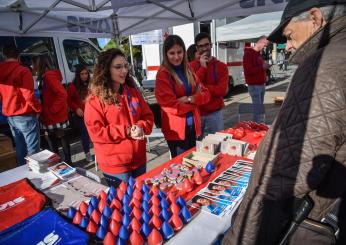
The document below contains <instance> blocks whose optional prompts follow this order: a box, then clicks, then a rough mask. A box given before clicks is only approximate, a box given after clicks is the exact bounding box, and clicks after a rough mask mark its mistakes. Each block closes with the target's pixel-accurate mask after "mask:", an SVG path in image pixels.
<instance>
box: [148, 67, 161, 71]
mask: <svg viewBox="0 0 346 245" xmlns="http://www.w3.org/2000/svg"><path fill="white" fill-rule="evenodd" d="M159 68H160V66H147V71H158V70H159Z"/></svg>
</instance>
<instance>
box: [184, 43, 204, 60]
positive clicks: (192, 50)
mask: <svg viewBox="0 0 346 245" xmlns="http://www.w3.org/2000/svg"><path fill="white" fill-rule="evenodd" d="M186 54H187V60H188V62H191V61H194V60H199V59H200V57H201V56H200V54H199V52H198V51H197V47H196V44H191V45H190V47H188V49H187V51H186Z"/></svg>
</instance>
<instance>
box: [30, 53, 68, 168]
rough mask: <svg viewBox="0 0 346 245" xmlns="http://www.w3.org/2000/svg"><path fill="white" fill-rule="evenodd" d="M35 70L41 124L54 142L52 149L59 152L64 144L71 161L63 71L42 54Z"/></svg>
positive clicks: (35, 64) (65, 156) (36, 59)
mask: <svg viewBox="0 0 346 245" xmlns="http://www.w3.org/2000/svg"><path fill="white" fill-rule="evenodd" d="M33 68H34V72H35V73H36V75H37V79H38V81H39V88H40V90H41V100H42V101H41V102H42V113H41V117H40V119H41V124H42V128H43V129H44V130H46V131H47V133H48V138H49V140H50V141H51V143H52V148H53V149H52V150H53V152H55V153H56V154H59V145H60V144H61V145H62V149H63V152H64V161H65V162H67V163H71V151H70V143H69V140H68V137H67V135H66V132H65V129H66V128H67V126H68V125H69V123H68V116H67V110H68V106H67V93H66V90H65V88H64V87H63V85H62V83H61V82H62V76H61V72H60V71H59V70H57V69H53V66H52V65H51V62H50V61H49V57H47V56H44V55H40V56H37V57H34V59H33Z"/></svg>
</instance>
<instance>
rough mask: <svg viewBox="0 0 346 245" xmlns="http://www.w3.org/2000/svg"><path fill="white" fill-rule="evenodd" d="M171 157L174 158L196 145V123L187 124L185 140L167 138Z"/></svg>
mask: <svg viewBox="0 0 346 245" xmlns="http://www.w3.org/2000/svg"><path fill="white" fill-rule="evenodd" d="M167 144H168V147H169V151H170V152H171V157H172V158H174V157H176V156H178V155H180V154H181V153H183V152H185V151H187V150H189V149H191V148H192V147H195V146H196V130H195V125H191V126H186V128H185V140H167Z"/></svg>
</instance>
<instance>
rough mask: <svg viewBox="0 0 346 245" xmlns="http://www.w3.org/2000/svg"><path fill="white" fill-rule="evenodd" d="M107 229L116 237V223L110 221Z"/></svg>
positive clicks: (117, 229) (118, 225) (117, 230)
mask: <svg viewBox="0 0 346 245" xmlns="http://www.w3.org/2000/svg"><path fill="white" fill-rule="evenodd" d="M109 229H110V230H111V232H112V234H113V235H114V236H117V235H118V233H119V229H120V224H119V223H118V222H117V221H115V220H112V221H111V223H110V224H109Z"/></svg>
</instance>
